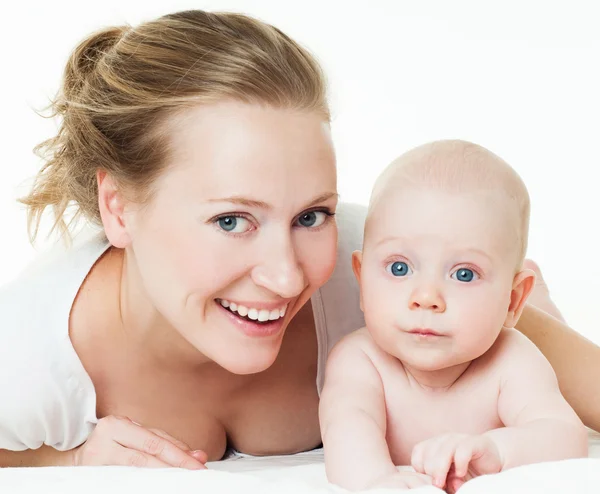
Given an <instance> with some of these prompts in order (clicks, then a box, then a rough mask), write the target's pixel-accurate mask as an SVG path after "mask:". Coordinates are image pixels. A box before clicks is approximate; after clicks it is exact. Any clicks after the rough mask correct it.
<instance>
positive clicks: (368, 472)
mask: <svg viewBox="0 0 600 494" xmlns="http://www.w3.org/2000/svg"><path fill="white" fill-rule="evenodd" d="M366 338H368V336H366V335H363V334H360V331H359V332H357V333H353V334H350V335H349V336H347V337H346V338H344V339H343V340H342V341H340V342H339V343H338V344H337V345H336V346H335V347H334V349H333V350H332V352H331V354H330V355H329V358H328V361H327V369H326V374H325V385H324V387H323V391H322V393H321V402H320V405H319V418H320V422H321V434H322V437H323V447H324V450H325V469H326V471H327V477H328V479H329V481H330V482H333V483H335V484H338V485H341V486H342V487H345V488H348V489H364V488H366V487H369V486H371V485H372V484H373V483H374V482H376V481H377V479H379V478H382V477H385V476H387V475H388V474H393V473H394V472H396V467H395V466H394V464H393V463H392V460H391V457H390V453H389V449H388V445H387V442H386V437H385V434H386V409H385V397H384V392H383V385H382V382H381V378H380V376H379V372H378V371H377V369H376V367H375V365H374V364H373V361H372V360H371V358H370V357H369V356H368V355H367V353H365V350H364V348H365V344H366V341H365V339H366Z"/></svg>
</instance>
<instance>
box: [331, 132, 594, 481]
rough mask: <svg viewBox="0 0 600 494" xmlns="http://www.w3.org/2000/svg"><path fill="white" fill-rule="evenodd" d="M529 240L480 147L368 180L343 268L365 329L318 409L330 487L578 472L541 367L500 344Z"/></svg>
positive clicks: (443, 145) (447, 151)
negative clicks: (531, 469) (537, 468)
mask: <svg viewBox="0 0 600 494" xmlns="http://www.w3.org/2000/svg"><path fill="white" fill-rule="evenodd" d="M528 224H529V196H528V193H527V190H526V188H525V185H524V184H523V182H522V181H521V179H520V178H519V176H518V175H517V174H516V172H515V171H514V170H513V169H512V168H511V167H510V166H509V165H508V164H506V163H505V162H504V161H503V160H501V159H500V158H499V157H498V156H496V155H494V154H492V153H491V152H490V151H488V150H486V149H484V148H482V147H480V146H478V145H475V144H471V143H468V142H464V141H440V142H435V143H431V144H426V145H424V146H421V147H418V148H416V149H414V150H412V151H409V152H408V153H406V154H404V155H403V156H401V157H400V158H399V159H398V160H396V161H395V162H393V163H392V164H391V165H390V166H389V167H388V169H387V170H386V171H385V172H384V173H383V174H382V175H381V177H380V178H379V179H378V181H377V182H376V184H375V187H374V189H373V193H372V197H371V202H370V205H369V213H368V216H367V221H366V226H365V238H364V245H363V251H362V252H355V253H354V254H353V258H352V263H353V268H354V272H355V274H356V277H357V279H358V282H359V284H360V289H361V308H362V310H363V312H364V314H365V321H366V327H365V328H362V329H359V330H357V331H355V332H354V333H352V334H350V335H348V336H347V337H345V338H344V339H342V340H341V341H340V342H339V343H338V344H337V345H336V347H335V348H334V349H333V350H332V352H331V354H330V356H329V360H328V363H327V371H326V377H325V386H324V389H323V392H322V395H321V404H320V410H319V412H320V420H321V430H322V434H323V445H324V448H325V465H326V470H327V476H328V478H329V480H330V481H331V482H334V483H336V484H339V485H341V486H342V487H345V488H347V489H353V490H354V489H365V488H374V487H401V488H412V487H417V486H421V485H424V484H434V485H435V486H437V487H439V488H443V489H446V491H447V492H455V491H456V489H458V488H459V487H460V486H461V485H462V484H463V483H464V482H465V481H467V480H468V479H470V478H472V477H474V476H477V475H482V474H487V473H495V472H499V471H501V470H505V469H507V468H511V467H514V466H517V465H523V464H526V463H532V462H540V461H550V460H558V459H563V458H573V457H583V456H587V435H586V430H585V428H584V427H583V425H582V423H581V421H580V420H579V418H578V417H577V415H576V414H575V412H574V411H573V410H572V409H571V407H570V406H569V405H568V404H567V402H566V401H565V400H564V398H563V397H562V395H561V393H560V391H559V388H558V384H557V380H556V377H555V375H554V372H553V370H552V368H551V366H550V364H549V363H548V362H547V360H546V359H545V358H544V357H543V356H542V354H541V353H540V352H539V351H538V350H537V348H536V347H535V346H534V345H533V343H531V342H530V341H529V340H528V339H527V338H526V337H525V336H523V335H521V334H520V333H519V332H518V331H517V330H515V329H513V328H514V326H515V324H516V323H517V321H518V319H519V316H520V314H521V312H522V310H523V306H524V304H525V302H526V300H527V297H528V295H529V293H530V292H531V290H532V288H533V285H534V281H535V274H534V273H533V271H530V270H527V269H525V270H524V269H522V263H523V258H524V256H525V251H526V247H527V236H528ZM402 465H412V467H413V469H414V471H412V470H407V469H406V468H401V466H402ZM399 467H400V468H399Z"/></svg>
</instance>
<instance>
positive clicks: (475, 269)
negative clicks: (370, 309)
mask: <svg viewBox="0 0 600 494" xmlns="http://www.w3.org/2000/svg"><path fill="white" fill-rule="evenodd" d="M395 262H404V263H406V264H407V266H408V267H409V268H410V269H413V270H414V268H413V266H412V264H411V263H410V261H409V260H408V259H406V258H405V257H402V256H400V257H391V258H388V259H386V260H385V261H384V262H383V269H384V270H385V269H386V267H387V266H389V265H390V264H393V263H395ZM461 269H470V270H471V271H473V272H474V273H477V276H479V279H483V273H482V272H481V270H480V269H479V268H478V267H477V266H475V265H473V264H458V265H457V266H455V267H454V268H452V269H451V270H450V273H456V272H457V271H459V270H461Z"/></svg>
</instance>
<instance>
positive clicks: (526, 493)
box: [0, 432, 600, 494]
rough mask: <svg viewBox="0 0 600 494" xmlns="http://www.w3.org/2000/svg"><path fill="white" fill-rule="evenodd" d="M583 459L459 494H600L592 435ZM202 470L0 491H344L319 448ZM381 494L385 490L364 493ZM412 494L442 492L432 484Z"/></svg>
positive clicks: (8, 479) (34, 480)
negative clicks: (327, 469)
mask: <svg viewBox="0 0 600 494" xmlns="http://www.w3.org/2000/svg"><path fill="white" fill-rule="evenodd" d="M589 444H590V458H587V459H581V460H566V461H560V462H552V463H538V464H535V465H528V466H524V467H519V468H514V469H512V470H507V471H506V472H502V473H499V474H497V475H489V476H484V477H479V478H477V479H474V480H472V481H470V482H468V483H467V484H465V485H464V486H463V487H462V488H461V489H460V493H461V494H500V493H502V494H559V493H560V494H566V493H569V494H571V493H577V494H598V493H600V434H596V433H592V432H590V441H589ZM208 466H209V470H207V471H194V472H190V471H185V470H176V469H166V470H140V469H136V468H125V467H78V468H65V467H62V468H60V467H54V468H5V469H0V491H2V492H3V493H7V494H8V493H10V494H22V493H31V492H35V493H40V492H43V493H57V494H59V493H60V494H96V493H98V494H100V493H102V494H121V493H123V494H124V493H127V494H131V493H138V492H141V493H153V492H161V493H166V494H192V493H193V494H204V493H207V492H210V493H232V494H233V493H235V494H238V493H242V492H243V493H245V494H246V493H256V494H280V493H286V494H287V493H292V494H293V493H310V494H333V493H343V492H346V491H344V490H343V489H341V488H339V487H336V486H333V485H330V484H328V483H327V480H326V478H325V470H324V466H323V452H322V450H315V451H309V452H306V453H300V454H297V455H292V456H273V457H264V458H257V457H249V456H243V455H237V456H234V457H232V458H230V459H228V460H226V461H222V462H213V463H209V464H208ZM376 492H382V493H383V492H389V491H383V490H381V491H374V490H373V491H371V493H373V494H375V493H376ZM412 493H414V494H442V493H443V491H441V490H440V489H437V488H435V487H426V488H421V489H415V490H413V491H412Z"/></svg>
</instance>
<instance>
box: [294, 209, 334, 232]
mask: <svg viewBox="0 0 600 494" xmlns="http://www.w3.org/2000/svg"><path fill="white" fill-rule="evenodd" d="M326 218H327V214H326V213H324V212H323V211H308V212H307V213H303V214H302V215H300V217H299V218H298V223H300V225H301V226H303V227H305V228H316V227H317V226H321V225H322V224H323V223H324V222H325V219H326Z"/></svg>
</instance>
